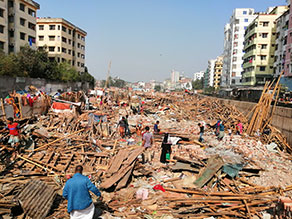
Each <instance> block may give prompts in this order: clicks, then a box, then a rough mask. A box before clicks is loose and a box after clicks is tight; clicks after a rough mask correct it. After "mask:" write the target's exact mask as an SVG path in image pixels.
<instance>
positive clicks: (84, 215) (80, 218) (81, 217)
mask: <svg viewBox="0 0 292 219" xmlns="http://www.w3.org/2000/svg"><path fill="white" fill-rule="evenodd" d="M93 215H94V205H93V203H91V205H90V206H89V207H88V208H85V209H83V210H73V211H71V212H70V219H92V218H93Z"/></svg>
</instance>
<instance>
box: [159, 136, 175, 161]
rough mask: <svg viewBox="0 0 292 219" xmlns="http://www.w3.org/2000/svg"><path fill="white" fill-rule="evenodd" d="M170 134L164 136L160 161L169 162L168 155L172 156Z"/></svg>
mask: <svg viewBox="0 0 292 219" xmlns="http://www.w3.org/2000/svg"><path fill="white" fill-rule="evenodd" d="M168 137H169V134H168V133H165V134H164V138H163V141H162V144H161V154H160V162H161V163H167V155H169V156H168V157H170V154H171V145H172V144H171V143H170V142H169V141H168Z"/></svg>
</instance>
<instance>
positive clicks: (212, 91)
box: [204, 86, 215, 94]
mask: <svg viewBox="0 0 292 219" xmlns="http://www.w3.org/2000/svg"><path fill="white" fill-rule="evenodd" d="M214 91H215V88H214V87H211V86H209V87H208V88H205V89H204V93H206V94H212V93H214Z"/></svg>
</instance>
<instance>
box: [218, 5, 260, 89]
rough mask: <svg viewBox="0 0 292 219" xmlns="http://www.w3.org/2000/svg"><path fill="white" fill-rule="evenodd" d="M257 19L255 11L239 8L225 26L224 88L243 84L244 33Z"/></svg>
mask: <svg viewBox="0 0 292 219" xmlns="http://www.w3.org/2000/svg"><path fill="white" fill-rule="evenodd" d="M255 18H256V15H255V12H254V9H252V8H237V9H234V11H233V14H232V16H231V17H230V22H229V24H227V25H226V26H225V33H224V34H225V38H224V60H223V80H222V86H227V87H229V86H237V85H240V83H241V73H242V70H243V68H242V64H243V60H242V57H243V55H244V52H243V47H244V45H243V42H244V33H245V30H246V28H247V26H248V25H249V24H250V23H251V22H252V21H253V20H254V19H255Z"/></svg>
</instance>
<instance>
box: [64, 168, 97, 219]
mask: <svg viewBox="0 0 292 219" xmlns="http://www.w3.org/2000/svg"><path fill="white" fill-rule="evenodd" d="M82 171H83V167H82V166H81V165H78V166H77V167H76V169H75V174H74V176H73V177H72V178H71V179H69V180H68V181H67V182H66V185H65V188H64V190H63V196H64V198H65V199H67V200H68V206H67V208H68V212H69V213H70V218H71V219H77V218H80V219H81V218H82V219H92V218H93V215H94V211H95V208H94V205H93V203H92V199H91V196H90V193H89V191H91V192H93V194H95V195H96V196H98V197H101V194H100V191H99V190H98V189H97V188H96V187H95V185H93V183H92V182H91V181H90V180H89V178H88V177H86V176H84V175H82Z"/></svg>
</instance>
